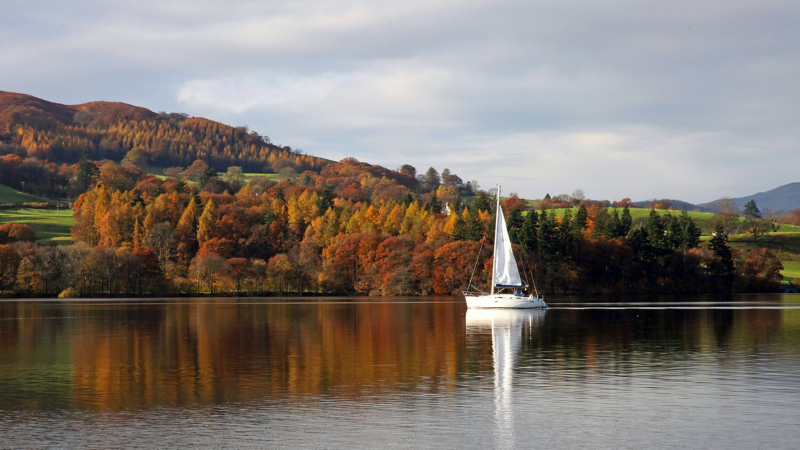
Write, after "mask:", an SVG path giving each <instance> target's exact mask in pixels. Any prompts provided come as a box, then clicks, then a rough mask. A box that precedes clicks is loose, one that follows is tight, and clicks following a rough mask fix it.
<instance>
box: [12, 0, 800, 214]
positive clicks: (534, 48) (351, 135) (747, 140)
mask: <svg viewBox="0 0 800 450" xmlns="http://www.w3.org/2000/svg"><path fill="white" fill-rule="evenodd" d="M0 10H2V12H3V13H2V15H0V68H1V69H0V90H5V91H13V92H23V93H27V94H31V95H35V96H37V97H42V98H45V99H47V100H51V101H56V102H59V103H66V104H75V103H83V102H87V101H93V100H108V101H123V102H126V103H131V104H135V105H140V106H144V107H147V108H150V109H152V110H154V111H167V112H186V113H188V114H190V115H193V116H202V117H207V118H210V119H213V120H218V121H221V122H224V123H228V124H231V125H248V126H250V128H251V129H253V130H256V131H258V132H259V133H261V134H264V135H267V136H269V137H270V138H271V139H272V140H273V142H274V143H277V144H282V145H290V146H292V147H293V148H301V149H303V150H304V151H306V152H307V153H310V154H313V155H317V156H322V157H326V158H330V159H335V160H338V159H341V158H343V157H346V156H354V157H356V158H358V159H360V160H363V161H367V162H371V163H377V164H381V165H384V166H387V167H390V168H396V167H398V166H400V165H402V164H405V163H409V164H412V165H414V166H416V167H417V169H418V170H420V171H424V170H426V169H427V168H428V167H429V166H433V167H436V168H437V169H438V170H439V171H441V170H442V169H444V168H445V167H447V168H449V169H450V170H451V171H453V172H455V173H457V174H459V175H460V176H461V177H462V178H463V179H464V180H473V179H474V180H478V181H479V182H480V184H481V185H482V186H483V187H489V186H490V185H494V184H495V183H501V184H502V185H503V186H504V188H503V191H504V192H514V191H516V192H518V193H519V194H520V195H521V196H523V197H528V198H538V197H542V196H543V195H544V194H545V193H548V192H549V193H550V194H551V195H555V194H561V193H571V192H573V191H574V190H575V189H578V188H580V189H583V190H584V191H585V192H586V195H587V196H588V197H591V198H608V199H621V198H624V197H632V198H633V199H634V200H643V199H648V198H653V197H659V198H661V197H668V198H679V199H684V200H687V201H692V202H706V201H711V200H714V199H716V198H718V197H720V196H733V197H736V196H743V195H748V194H752V193H755V192H759V191H764V190H768V189H772V188H774V187H777V186H779V185H782V184H785V183H790V182H794V181H800V175H798V169H800V3H798V2H797V1H796V0H794V1H790V0H786V1H773V0H761V1H753V0H748V1H741V0H724V1H721V0H713V1H704V0H692V1H684V0H676V1H671V2H664V1H659V2H656V1H641V0H637V1H634V0H602V1H599V0H563V1H547V2H544V1H537V0H507V1H499V2H498V1H496V0H493V1H491V0H459V1H453V0H405V1H402V2H389V1H380V0H378V1H376V0H373V1H363V0H322V1H305V0H292V1H288V0H270V1H237V0H227V1H224V2H223V1H210V0H158V1H152V0H138V1H136V2H130V1H129V2H124V1H119V0H73V1H69V2H64V1H58V0H46V1H45V0H24V1H20V0H0Z"/></svg>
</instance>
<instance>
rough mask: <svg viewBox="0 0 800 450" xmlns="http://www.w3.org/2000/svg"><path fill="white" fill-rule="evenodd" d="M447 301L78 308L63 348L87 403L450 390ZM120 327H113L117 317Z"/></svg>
mask: <svg viewBox="0 0 800 450" xmlns="http://www.w3.org/2000/svg"><path fill="white" fill-rule="evenodd" d="M454 309H460V306H459V305H454V304H440V305H436V306H435V307H432V308H430V307H427V306H420V305H417V306H414V305H409V304H405V305H396V304H377V305H376V304H369V305H367V304H347V305H310V306H309V305H269V306H267V307H265V306H264V305H252V304H251V305H242V304H237V303H236V302H215V303H213V304H197V305H185V304H184V305H167V306H165V307H163V308H158V309H154V310H150V311H149V312H145V311H142V312H139V313H135V312H131V311H128V317H127V319H122V318H121V317H119V316H116V314H115V313H114V309H113V308H112V309H111V311H108V312H105V313H99V312H98V311H96V310H87V311H85V314H92V315H97V314H98V313H99V314H100V317H98V318H95V319H92V320H91V323H89V324H85V325H86V326H88V328H87V329H84V330H83V331H82V332H83V333H89V334H92V335H94V336H95V338H94V339H91V340H84V341H80V342H74V343H73V348H72V354H73V358H74V360H73V363H74V365H75V395H76V397H78V398H81V399H90V400H89V401H90V402H91V403H93V404H92V405H87V406H91V407H99V408H109V407H110V408H122V407H127V406H131V405H134V406H135V405H140V404H187V403H189V404H190V403H215V402H217V401H248V400H252V399H257V398H261V397H265V396H267V397H270V396H283V395H293V396H298V397H302V396H304V395H319V394H332V395H344V396H360V395H371V394H376V393H381V392H384V391H386V390H387V389H389V390H393V389H394V388H396V387H397V386H398V385H400V384H403V385H404V386H407V387H406V388H409V389H413V385H415V384H417V383H424V382H425V380H436V384H437V385H439V387H440V388H441V387H444V386H449V387H450V388H451V389H452V388H453V384H454V383H455V381H456V377H457V374H458V371H459V361H460V359H461V352H463V346H464V342H463V339H464V332H463V326H464V325H463V323H462V322H463V318H462V317H461V314H460V313H458V312H454V311H453V310H454ZM120 319H122V320H120Z"/></svg>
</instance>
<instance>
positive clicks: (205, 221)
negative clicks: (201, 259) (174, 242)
mask: <svg viewBox="0 0 800 450" xmlns="http://www.w3.org/2000/svg"><path fill="white" fill-rule="evenodd" d="M216 224H217V204H216V203H215V202H214V199H209V200H208V202H207V203H206V206H205V208H204V209H203V214H201V215H200V218H199V219H198V221H197V242H198V243H199V244H200V245H203V243H204V242H205V241H207V240H209V239H211V237H212V236H213V235H214V227H215V226H216Z"/></svg>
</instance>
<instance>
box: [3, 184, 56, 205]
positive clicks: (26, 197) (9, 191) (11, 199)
mask: <svg viewBox="0 0 800 450" xmlns="http://www.w3.org/2000/svg"><path fill="white" fill-rule="evenodd" d="M0 203H55V202H54V201H53V200H50V199H48V198H44V197H38V196H36V195H32V194H26V193H24V192H20V191H18V190H16V189H14V188H10V187H8V186H5V185H2V184H0Z"/></svg>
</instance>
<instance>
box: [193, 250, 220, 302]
mask: <svg viewBox="0 0 800 450" xmlns="http://www.w3.org/2000/svg"><path fill="white" fill-rule="evenodd" d="M227 270H228V262H227V261H226V260H225V258H223V257H222V256H220V255H218V254H216V253H214V252H209V253H206V254H204V255H202V256H200V255H198V256H197V257H195V258H194V259H193V260H192V264H191V266H189V273H190V274H191V276H192V278H194V279H195V281H196V283H197V286H198V291H201V289H202V288H201V286H205V289H207V290H208V292H209V293H210V294H212V295H213V294H215V293H217V292H218V285H219V281H220V276H222V275H223V274H224V273H225V272H226V271H227Z"/></svg>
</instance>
